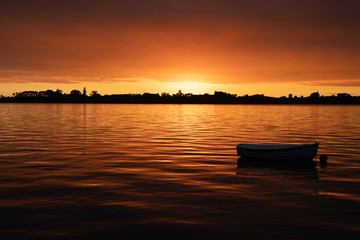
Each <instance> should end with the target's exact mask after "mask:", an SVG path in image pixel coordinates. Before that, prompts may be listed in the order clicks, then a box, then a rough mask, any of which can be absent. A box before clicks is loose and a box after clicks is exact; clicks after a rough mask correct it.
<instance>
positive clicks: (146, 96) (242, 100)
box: [0, 88, 360, 104]
mask: <svg viewBox="0 0 360 240" xmlns="http://www.w3.org/2000/svg"><path fill="white" fill-rule="evenodd" d="M0 103H140V104H147V103H149V104H360V96H351V95H350V94H348V93H338V94H337V95H332V96H322V95H320V94H319V92H313V93H311V94H310V95H309V96H306V97H304V96H301V97H297V96H293V95H292V94H289V95H288V96H287V97H286V96H282V97H269V96H265V95H264V94H255V95H247V94H246V95H243V96H237V94H231V93H226V92H222V91H215V92H214V94H208V93H206V94H192V93H182V92H181V90H179V91H178V92H177V93H176V94H169V93H166V92H164V93H161V94H159V93H143V94H111V95H101V94H99V93H98V92H97V91H92V92H91V93H90V94H89V95H87V92H86V88H84V89H83V92H81V91H80V90H77V89H74V90H72V91H71V92H70V93H69V94H67V93H63V91H62V90H60V89H57V90H56V91H53V90H46V91H23V92H16V93H13V94H12V96H9V97H4V96H0Z"/></svg>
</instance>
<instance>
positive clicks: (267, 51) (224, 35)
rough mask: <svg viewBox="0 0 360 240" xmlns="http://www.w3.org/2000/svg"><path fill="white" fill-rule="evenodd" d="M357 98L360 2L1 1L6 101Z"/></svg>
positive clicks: (0, 82) (0, 68) (0, 85)
mask: <svg viewBox="0 0 360 240" xmlns="http://www.w3.org/2000/svg"><path fill="white" fill-rule="evenodd" d="M83 87H86V88H87V89H88V91H92V90H97V91H98V92H99V93H100V94H114V93H144V92H151V93H161V92H169V93H176V92H177V91H178V90H179V89H181V90H182V91H183V92H192V93H196V94H198V93H213V92H214V90H219V91H226V92H230V93H233V94H238V95H244V94H265V95H268V96H275V97H278V96H282V95H288V94H289V93H292V94H293V95H298V96H300V95H304V96H308V95H310V93H312V92H314V91H319V92H320V94H324V95H329V94H336V93H342V92H347V93H350V94H352V95H354V96H356V95H360V1H359V0H268V1H267V0H191V1H190V0H129V1H128V0H102V1H100V0H99V1H96V0H59V1H57V0H31V1H29V0H1V1H0V95H5V96H7V95H11V94H12V93H13V92H19V91H25V90H37V91H40V90H46V89H53V90H56V89H57V88H59V89H62V90H63V91H64V92H70V91H71V90H72V89H75V88H76V89H79V90H82V88H83Z"/></svg>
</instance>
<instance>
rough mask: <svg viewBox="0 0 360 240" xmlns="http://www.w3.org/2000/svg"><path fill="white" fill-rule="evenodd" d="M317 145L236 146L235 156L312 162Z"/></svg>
mask: <svg viewBox="0 0 360 240" xmlns="http://www.w3.org/2000/svg"><path fill="white" fill-rule="evenodd" d="M318 147H319V143H314V144H299V145H256V144H238V145H237V146H236V150H237V154H238V155H239V156H241V157H243V158H254V159H271V160H312V159H314V157H315V156H316V153H317V150H318Z"/></svg>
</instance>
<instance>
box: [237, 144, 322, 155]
mask: <svg viewBox="0 0 360 240" xmlns="http://www.w3.org/2000/svg"><path fill="white" fill-rule="evenodd" d="M239 145H242V144H238V145H237V146H236V148H237V150H242V151H248V152H261V153H271V152H288V151H296V150H301V149H306V148H311V147H318V146H319V143H317V142H316V143H314V144H302V145H299V146H291V145H289V147H282V148H246V147H239ZM254 145H255V144H254ZM264 146H274V147H276V145H264ZM279 146H281V145H279Z"/></svg>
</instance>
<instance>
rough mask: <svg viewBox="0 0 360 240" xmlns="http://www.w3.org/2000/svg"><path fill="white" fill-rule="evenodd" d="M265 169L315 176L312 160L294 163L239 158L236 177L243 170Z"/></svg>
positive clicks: (291, 161)
mask: <svg viewBox="0 0 360 240" xmlns="http://www.w3.org/2000/svg"><path fill="white" fill-rule="evenodd" d="M249 168H252V169H266V170H280V171H286V172H300V173H305V174H311V175H315V176H317V169H316V162H315V161H313V160H304V161H294V160H291V159H289V160H264V159H249V158H241V157H240V158H239V159H238V160H237V170H236V173H237V175H240V174H241V172H242V171H241V170H244V169H249Z"/></svg>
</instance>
